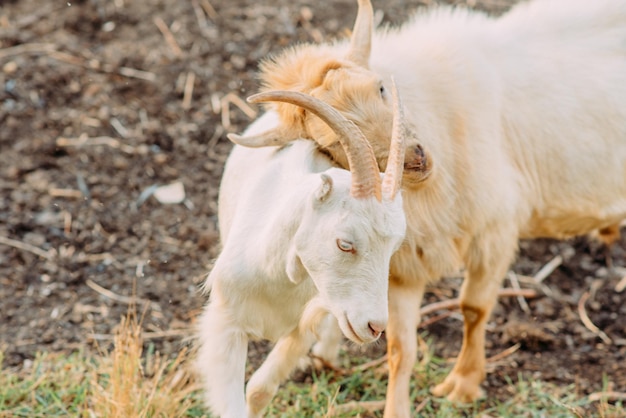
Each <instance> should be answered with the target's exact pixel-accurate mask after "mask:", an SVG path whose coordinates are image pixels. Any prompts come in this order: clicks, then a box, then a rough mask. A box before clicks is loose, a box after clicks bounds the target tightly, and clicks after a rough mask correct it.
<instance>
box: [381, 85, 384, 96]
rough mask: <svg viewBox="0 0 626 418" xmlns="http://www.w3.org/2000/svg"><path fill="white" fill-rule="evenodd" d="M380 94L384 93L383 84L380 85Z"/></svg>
mask: <svg viewBox="0 0 626 418" xmlns="http://www.w3.org/2000/svg"><path fill="white" fill-rule="evenodd" d="M380 95H381V96H384V95H385V86H383V85H382V84H381V85H380Z"/></svg>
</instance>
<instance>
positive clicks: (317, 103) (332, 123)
mask: <svg viewBox="0 0 626 418" xmlns="http://www.w3.org/2000/svg"><path fill="white" fill-rule="evenodd" d="M248 101H249V102H252V103H258V102H268V101H275V102H285V103H291V104H293V105H296V106H300V107H302V108H304V109H306V110H308V111H310V112H311V113H313V114H314V115H316V116H318V117H319V118H320V119H322V120H323V121H324V122H326V124H327V125H328V126H329V127H330V128H331V129H332V130H333V131H335V133H336V134H337V136H338V137H339V142H340V143H341V145H342V147H343V149H344V151H345V153H346V156H347V157H348V164H349V165H350V171H351V172H352V186H351V189H350V194H351V195H352V196H353V197H355V198H357V199H364V198H367V197H370V196H374V197H376V199H377V200H378V201H381V200H382V194H381V180H380V174H379V171H378V164H377V163H376V157H375V156H374V151H373V150H372V147H371V145H370V144H369V142H367V140H366V138H365V136H364V135H363V133H362V132H361V130H360V129H359V128H358V127H357V126H356V125H355V124H354V123H352V122H351V121H349V120H348V119H346V118H345V117H344V116H343V115H342V114H341V113H339V111H337V110H336V109H334V108H333V107H332V106H330V105H329V104H327V103H324V102H323V101H321V100H319V99H317V98H315V97H313V96H309V95H307V94H304V93H300V92H296V91H283V90H276V91H268V92H264V93H258V94H255V95H253V96H250V97H248Z"/></svg>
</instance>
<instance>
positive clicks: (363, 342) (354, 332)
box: [343, 312, 365, 344]
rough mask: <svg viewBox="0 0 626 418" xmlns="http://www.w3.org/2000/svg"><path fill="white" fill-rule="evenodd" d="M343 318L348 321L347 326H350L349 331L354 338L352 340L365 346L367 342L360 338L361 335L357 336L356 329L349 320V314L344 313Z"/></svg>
mask: <svg viewBox="0 0 626 418" xmlns="http://www.w3.org/2000/svg"><path fill="white" fill-rule="evenodd" d="M343 317H344V319H345V320H346V324H348V329H349V330H350V333H351V334H352V337H353V338H351V339H353V340H354V341H355V342H357V343H359V344H365V341H364V340H363V338H361V337H359V334H357V333H356V331H355V330H354V328H353V327H352V324H351V323H350V320H349V319H348V314H347V313H345V312H344V313H343Z"/></svg>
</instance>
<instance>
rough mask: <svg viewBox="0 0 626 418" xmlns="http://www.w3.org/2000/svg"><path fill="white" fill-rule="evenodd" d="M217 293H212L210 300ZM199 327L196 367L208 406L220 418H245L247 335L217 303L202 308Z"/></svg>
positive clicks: (213, 301) (224, 308)
mask: <svg viewBox="0 0 626 418" xmlns="http://www.w3.org/2000/svg"><path fill="white" fill-rule="evenodd" d="M216 293H217V292H216V291H215V290H214V291H213V294H212V296H214V295H216ZM198 326H199V330H198V331H199V339H200V346H199V349H198V356H197V360H196V365H197V367H198V370H199V373H200V375H201V378H202V380H203V384H204V387H205V393H206V402H207V405H208V406H209V407H210V409H211V411H212V412H213V413H214V414H215V415H216V416H218V417H221V418H243V417H245V416H246V401H245V397H244V384H245V366H246V357H247V352H248V338H247V336H246V334H245V333H244V332H242V331H241V330H240V329H238V328H237V327H236V326H235V325H234V324H233V321H232V320H231V318H230V315H229V312H228V309H226V307H225V306H224V305H222V304H220V303H219V301H218V300H212V301H211V302H210V303H209V305H208V306H207V307H206V308H205V310H204V313H203V314H202V316H201V317H200V321H199V323H198Z"/></svg>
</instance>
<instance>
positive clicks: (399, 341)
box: [384, 278, 424, 418]
mask: <svg viewBox="0 0 626 418" xmlns="http://www.w3.org/2000/svg"><path fill="white" fill-rule="evenodd" d="M423 296H424V284H423V283H421V282H418V281H413V282H406V283H399V282H398V281H396V280H394V279H393V278H391V279H390V282H389V323H388V325H387V329H386V331H385V333H386V335H387V356H388V364H389V383H388V386H387V397H386V403H385V415H384V417H385V418H410V417H411V400H410V397H409V393H410V387H409V385H410V380H411V375H412V373H413V366H414V365H415V360H416V358H417V337H416V335H415V331H416V330H417V325H418V324H419V321H420V304H421V302H422V297H423Z"/></svg>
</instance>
